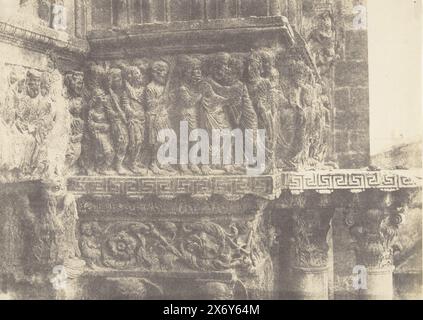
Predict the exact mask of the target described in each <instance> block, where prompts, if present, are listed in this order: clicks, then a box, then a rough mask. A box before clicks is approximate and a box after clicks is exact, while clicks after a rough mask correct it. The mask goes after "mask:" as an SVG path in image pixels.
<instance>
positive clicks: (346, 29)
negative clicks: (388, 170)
mask: <svg viewBox="0 0 423 320" xmlns="http://www.w3.org/2000/svg"><path fill="white" fill-rule="evenodd" d="M343 10H344V12H345V15H344V22H343V30H341V31H340V32H341V35H340V36H341V37H342V38H343V41H342V43H343V46H342V48H341V50H340V58H341V59H340V60H339V61H338V62H337V63H336V66H335V71H334V72H335V76H334V80H335V81H334V106H335V118H334V129H335V152H336V155H337V159H338V164H339V166H340V167H341V168H361V167H366V166H368V165H369V164H370V140H369V139H370V134H369V75H368V50H367V30H363V29H361V30H360V29H357V27H354V24H353V21H354V19H355V17H356V16H355V15H354V14H352V6H351V3H350V5H349V6H346V7H344V9H343Z"/></svg>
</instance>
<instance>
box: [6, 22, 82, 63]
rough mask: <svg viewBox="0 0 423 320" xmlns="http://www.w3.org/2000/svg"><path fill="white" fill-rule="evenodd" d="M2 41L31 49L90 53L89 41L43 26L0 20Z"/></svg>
mask: <svg viewBox="0 0 423 320" xmlns="http://www.w3.org/2000/svg"><path fill="white" fill-rule="evenodd" d="M0 42H7V43H10V44H12V45H16V46H20V47H23V48H27V49H29V50H33V51H38V52H46V50H52V49H53V50H55V51H57V52H58V53H61V54H63V55H77V56H85V55H86V54H87V53H88V49H89V48H88V42H87V41H85V40H81V39H77V38H75V37H72V36H69V35H67V34H66V33H63V32H60V33H59V32H57V31H55V30H53V29H51V28H47V27H42V26H30V27H28V26H25V27H22V26H16V25H14V24H11V23H8V22H4V21H0Z"/></svg>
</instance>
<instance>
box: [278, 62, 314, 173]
mask: <svg viewBox="0 0 423 320" xmlns="http://www.w3.org/2000/svg"><path fill="white" fill-rule="evenodd" d="M287 76H288V77H289V79H290V87H289V92H288V97H287V99H288V103H282V104H280V105H279V112H278V119H277V124H278V130H277V138H276V150H277V153H276V159H277V167H278V168H283V169H286V170H296V169H298V168H299V166H300V165H301V161H300V159H299V155H300V154H301V152H302V151H303V150H304V146H305V122H306V115H305V112H304V109H303V107H302V106H301V103H300V94H301V91H302V88H303V87H304V86H305V85H306V84H307V80H308V79H309V78H310V77H311V70H310V68H308V67H307V65H305V63H304V62H302V61H292V62H291V63H290V64H289V66H288V75H287Z"/></svg>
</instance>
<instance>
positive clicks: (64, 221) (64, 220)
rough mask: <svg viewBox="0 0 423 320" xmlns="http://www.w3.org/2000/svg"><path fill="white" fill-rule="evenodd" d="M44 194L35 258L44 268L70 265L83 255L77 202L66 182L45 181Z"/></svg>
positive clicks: (34, 246)
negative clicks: (80, 249)
mask: <svg viewBox="0 0 423 320" xmlns="http://www.w3.org/2000/svg"><path fill="white" fill-rule="evenodd" d="M41 192H42V194H41V198H40V199H41V201H42V204H43V206H42V207H41V211H40V212H38V214H39V216H38V217H37V218H36V220H34V230H35V241H34V243H33V254H34V257H35V258H36V261H37V262H38V265H39V267H41V268H46V267H53V266H55V265H58V264H64V265H65V266H66V264H67V263H69V262H71V261H72V260H79V257H80V255H81V254H80V251H79V247H78V242H77V240H76V235H75V232H76V221H77V219H78V215H77V211H76V204H75V199H74V198H73V196H72V195H70V194H67V193H66V191H65V189H64V187H63V181H59V180H46V181H44V182H43V187H42V191H41ZM79 264H80V265H81V266H82V263H79Z"/></svg>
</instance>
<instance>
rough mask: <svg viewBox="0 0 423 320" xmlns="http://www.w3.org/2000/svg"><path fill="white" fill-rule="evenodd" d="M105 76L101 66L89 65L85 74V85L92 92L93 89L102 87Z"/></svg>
mask: <svg viewBox="0 0 423 320" xmlns="http://www.w3.org/2000/svg"><path fill="white" fill-rule="evenodd" d="M105 74H106V72H105V70H104V68H103V67H102V66H100V65H97V64H91V65H89V66H88V68H87V72H86V79H87V81H86V84H87V86H88V88H89V89H91V90H92V89H94V88H95V87H104V84H105Z"/></svg>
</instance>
